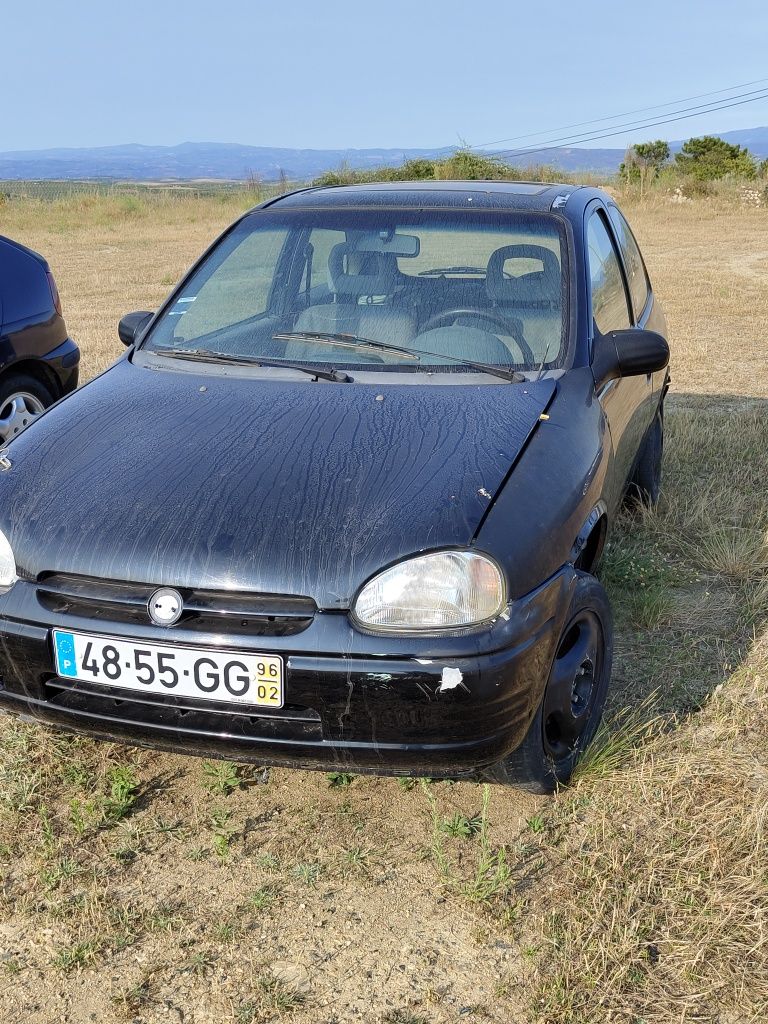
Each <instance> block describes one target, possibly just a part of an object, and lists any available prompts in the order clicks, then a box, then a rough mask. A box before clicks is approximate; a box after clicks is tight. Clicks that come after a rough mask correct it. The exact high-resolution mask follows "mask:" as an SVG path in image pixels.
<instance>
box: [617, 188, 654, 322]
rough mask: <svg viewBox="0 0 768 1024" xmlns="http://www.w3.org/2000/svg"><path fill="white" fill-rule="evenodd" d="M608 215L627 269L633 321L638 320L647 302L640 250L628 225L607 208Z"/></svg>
mask: <svg viewBox="0 0 768 1024" xmlns="http://www.w3.org/2000/svg"><path fill="white" fill-rule="evenodd" d="M608 212H609V215H610V218H611V223H612V224H613V230H614V231H615V232H616V238H617V239H618V240H619V248H620V249H621V252H622V255H623V256H624V266H625V267H626V269H627V277H628V278H629V294H630V295H631V296H632V309H633V310H634V311H635V320H639V319H640V314H641V313H642V312H643V310H644V309H645V304H646V302H647V301H648V291H649V289H648V275H647V274H646V272H645V264H644V263H643V257H642V256H641V255H640V250H639V249H638V247H637V242H636V241H635V236H634V235H633V234H632V231H631V230H630V227H629V224H627V222H626V220H625V219H624V217H623V216H622V214H621V213H619V211H618V210H617V209H616V207H615V206H611V207H609V211H608Z"/></svg>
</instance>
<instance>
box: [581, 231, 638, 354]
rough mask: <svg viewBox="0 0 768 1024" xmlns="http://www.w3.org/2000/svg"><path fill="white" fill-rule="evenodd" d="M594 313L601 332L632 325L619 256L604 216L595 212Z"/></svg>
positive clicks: (591, 236)
mask: <svg viewBox="0 0 768 1024" xmlns="http://www.w3.org/2000/svg"><path fill="white" fill-rule="evenodd" d="M587 246H588V249H589V281H590V289H591V292H592V316H593V317H594V320H595V324H596V325H597V329H598V331H600V333H601V334H607V333H608V331H618V330H622V329H623V328H626V327H631V326H632V324H631V321H630V316H629V302H628V299H627V291H626V288H625V287H624V278H623V276H622V273H621V264H620V263H619V257H618V254H617V252H616V249H615V247H614V244H613V240H612V239H611V236H610V233H609V231H608V227H607V225H606V223H605V221H604V220H603V215H602V214H600V213H593V214H592V216H591V217H590V219H589V224H588V226H587Z"/></svg>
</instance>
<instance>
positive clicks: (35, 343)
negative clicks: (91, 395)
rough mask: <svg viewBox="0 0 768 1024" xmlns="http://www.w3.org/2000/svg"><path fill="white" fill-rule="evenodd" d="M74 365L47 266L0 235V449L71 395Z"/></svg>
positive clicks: (72, 349)
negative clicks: (33, 421)
mask: <svg viewBox="0 0 768 1024" xmlns="http://www.w3.org/2000/svg"><path fill="white" fill-rule="evenodd" d="M79 362H80V351H79V349H78V347H77V345H76V344H75V343H74V342H73V341H72V339H71V338H70V337H69V336H68V334H67V328H66V325H65V324H64V318H63V316H62V313H61V300H60V299H59V292H58V289H57V288H56V282H55V281H54V279H53V275H52V274H51V270H50V267H49V266H48V264H47V263H46V261H45V260H44V259H43V257H42V256H40V255H39V254H38V253H36V252H33V251H32V249H28V248H27V247H26V246H24V245H21V244H20V243H19V242H14V241H12V240H11V239H10V238H5V237H3V236H2V235H0V445H2V444H5V443H6V442H7V441H10V440H11V438H13V437H15V436H16V434H18V433H20V432H21V431H22V430H23V429H24V428H25V427H26V426H28V425H29V424H30V423H31V422H32V420H33V419H34V418H35V417H36V416H39V415H40V413H41V412H43V410H45V409H47V408H48V406H49V405H52V404H53V402H55V401H56V400H57V399H58V398H61V397H62V396H64V395H68V394H69V393H70V391H74V390H75V388H76V387H77V375H78V364H79Z"/></svg>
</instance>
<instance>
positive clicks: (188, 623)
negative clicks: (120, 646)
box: [37, 573, 317, 636]
mask: <svg viewBox="0 0 768 1024" xmlns="http://www.w3.org/2000/svg"><path fill="white" fill-rule="evenodd" d="M157 589H158V587H157V586H156V585H155V584H152V583H129V582H122V581H119V580H101V579H93V578H91V577H88V576H74V575H69V574H66V573H43V574H41V575H40V576H39V577H38V580H37V599H38V601H39V602H40V604H41V605H42V606H43V607H44V608H46V609H47V610H48V611H51V612H55V613H56V614H57V615H78V616H80V617H81V618H87V619H93V620H94V621H107V622H128V623H139V624H141V625H149V624H150V623H151V620H150V617H149V612H148V611H147V603H148V601H149V599H150V597H151V596H152V594H153V593H154V592H155V591H156V590H157ZM178 590H179V593H180V594H181V596H182V598H183V599H184V612H183V614H182V616H181V618H180V619H179V621H178V622H177V623H176V626H175V628H176V629H188V630H189V631H190V632H197V633H242V632H246V633H248V634H249V635H252V636H293V635H294V634H296V633H301V632H302V630H305V629H306V628H307V627H308V626H309V625H310V624H311V622H312V620H313V618H314V616H315V614H316V613H317V605H316V604H315V602H314V601H313V600H312V598H310V597H294V596H292V595H286V594H247V593H246V594H240V593H233V592H232V591H229V590H193V589H189V588H184V587H179V588H178Z"/></svg>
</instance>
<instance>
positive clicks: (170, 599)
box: [147, 587, 184, 626]
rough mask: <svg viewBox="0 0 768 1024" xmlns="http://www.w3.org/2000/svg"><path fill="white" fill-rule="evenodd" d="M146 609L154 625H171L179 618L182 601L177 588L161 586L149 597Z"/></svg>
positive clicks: (182, 609)
mask: <svg viewBox="0 0 768 1024" xmlns="http://www.w3.org/2000/svg"><path fill="white" fill-rule="evenodd" d="M147 610H148V611H149V617H150V619H152V621H153V622H154V623H155V625H156V626H172V625H173V624H174V623H175V622H178V621H179V619H180V618H181V613H182V612H183V611H184V601H183V600H182V597H181V594H180V593H179V592H178V590H174V589H173V587H161V588H160V590H156V591H155V592H154V594H153V595H152V597H150V599H149V603H148V604H147Z"/></svg>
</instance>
